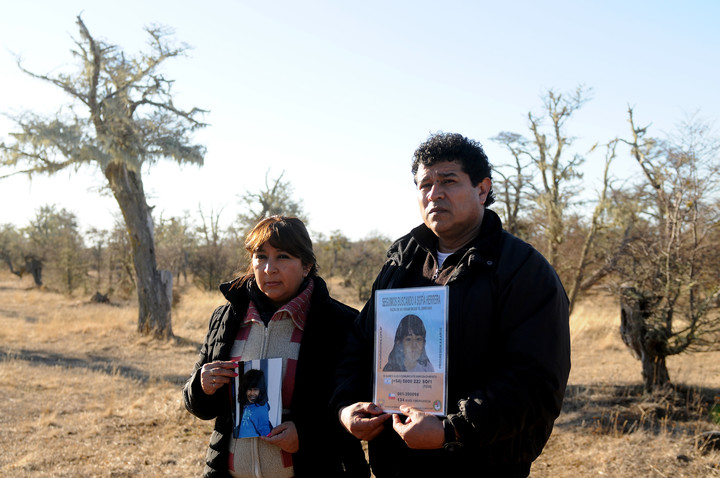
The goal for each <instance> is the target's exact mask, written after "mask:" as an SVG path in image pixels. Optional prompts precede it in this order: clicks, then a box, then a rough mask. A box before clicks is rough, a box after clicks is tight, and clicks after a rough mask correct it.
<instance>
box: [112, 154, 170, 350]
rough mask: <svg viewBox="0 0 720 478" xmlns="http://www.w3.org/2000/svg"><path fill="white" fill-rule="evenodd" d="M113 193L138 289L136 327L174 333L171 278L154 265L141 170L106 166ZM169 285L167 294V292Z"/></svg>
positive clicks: (146, 331)
mask: <svg viewBox="0 0 720 478" xmlns="http://www.w3.org/2000/svg"><path fill="white" fill-rule="evenodd" d="M105 177H107V179H108V181H109V184H110V188H111V189H112V192H113V195H114V196H115V199H116V200H117V202H118V205H119V206H120V210H121V211H122V215H123V218H124V220H125V227H126V228H127V232H128V235H129V238H130V248H131V251H132V256H133V264H134V266H135V277H136V286H137V293H138V305H139V311H138V331H139V332H140V333H141V334H144V335H152V336H154V337H156V338H160V339H168V338H170V337H172V336H173V333H172V322H171V308H170V306H171V304H172V300H171V298H170V297H168V295H171V294H172V282H170V284H168V283H167V276H165V277H163V274H161V271H158V269H157V261H156V258H155V239H154V232H153V222H152V216H151V215H150V208H149V207H148V205H147V202H146V201H145V192H144V190H143V184H142V178H141V176H140V171H139V170H137V171H133V170H131V169H130V168H128V167H127V165H126V164H125V163H121V162H112V163H110V164H109V165H108V166H107V167H106V168H105ZM168 289H169V290H170V294H168V292H167V291H168Z"/></svg>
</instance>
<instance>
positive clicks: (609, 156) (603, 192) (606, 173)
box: [568, 140, 618, 314]
mask: <svg viewBox="0 0 720 478" xmlns="http://www.w3.org/2000/svg"><path fill="white" fill-rule="evenodd" d="M617 143H618V141H617V140H613V141H611V142H610V143H608V145H607V151H606V154H605V168H604V169H603V180H602V186H601V189H600V193H599V195H598V200H597V203H596V204H595V209H594V210H593V214H592V218H591V219H590V227H589V228H588V230H587V233H586V234H585V240H584V241H583V245H582V249H581V251H580V255H579V257H578V260H577V265H576V266H575V268H574V274H573V277H572V283H571V284H570V289H569V292H568V296H569V299H570V314H572V311H573V308H574V307H575V302H576V300H577V297H578V294H579V293H580V291H581V290H587V289H588V288H590V287H591V286H592V285H594V284H596V283H597V282H598V281H599V280H600V279H601V278H602V275H601V274H594V276H593V277H591V279H590V280H589V281H585V282H583V279H585V274H586V273H587V268H588V265H589V256H590V254H591V251H592V249H593V246H594V244H595V241H596V240H597V237H598V233H599V231H600V229H601V228H602V227H603V223H604V221H603V218H604V215H605V212H606V210H607V208H608V188H609V187H610V165H611V164H612V161H613V159H615V156H616V148H617Z"/></svg>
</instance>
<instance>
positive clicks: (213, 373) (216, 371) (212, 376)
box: [200, 361, 238, 395]
mask: <svg viewBox="0 0 720 478" xmlns="http://www.w3.org/2000/svg"><path fill="white" fill-rule="evenodd" d="M237 365H238V364H237V362H232V361H230V362H220V361H218V362H210V363H206V364H205V365H203V366H202V369H201V370H200V386H201V387H202V389H203V392H205V394H206V395H212V394H213V393H215V392H217V391H218V389H219V388H220V387H222V386H223V385H225V384H226V383H230V382H231V381H232V379H233V378H234V377H237V375H238V374H237V373H235V367H237Z"/></svg>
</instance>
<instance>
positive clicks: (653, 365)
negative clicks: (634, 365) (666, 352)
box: [640, 353, 670, 392]
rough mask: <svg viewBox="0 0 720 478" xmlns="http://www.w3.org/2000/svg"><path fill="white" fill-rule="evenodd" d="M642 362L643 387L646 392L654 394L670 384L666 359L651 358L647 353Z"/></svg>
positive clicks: (659, 357)
mask: <svg viewBox="0 0 720 478" xmlns="http://www.w3.org/2000/svg"><path fill="white" fill-rule="evenodd" d="M640 360H641V362H642V376H643V385H644V386H645V391H646V392H652V391H653V390H656V389H658V388H663V387H666V386H668V385H669V384H670V374H669V373H668V369H667V364H666V363H665V357H661V356H657V355H655V356H651V355H650V354H647V353H645V354H643V355H642V357H641V358H640Z"/></svg>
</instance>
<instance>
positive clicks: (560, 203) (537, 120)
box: [493, 86, 590, 268]
mask: <svg viewBox="0 0 720 478" xmlns="http://www.w3.org/2000/svg"><path fill="white" fill-rule="evenodd" d="M589 94H590V91H589V90H587V89H585V88H584V87H582V86H579V87H578V88H577V89H576V90H575V91H574V92H572V93H570V94H563V93H557V92H555V91H553V90H549V91H548V92H547V94H546V95H545V96H544V97H543V98H542V100H543V113H542V114H540V115H536V114H534V113H532V112H529V113H528V128H529V129H530V133H531V135H532V136H531V138H530V139H526V138H525V137H523V136H522V135H519V134H516V133H508V132H502V133H500V134H499V135H498V136H496V137H495V138H493V140H494V141H497V142H499V143H501V144H502V145H504V146H505V147H506V148H507V149H508V150H509V151H510V153H511V154H512V156H513V158H514V160H515V168H516V174H515V175H514V179H512V180H510V181H509V184H508V185H507V186H506V187H505V189H506V190H507V189H508V187H509V188H510V189H512V191H513V193H512V194H510V195H509V198H510V199H511V200H512V205H509V204H508V205H506V207H507V208H508V210H509V211H510V212H511V213H512V216H511V215H510V214H509V218H511V220H512V219H513V218H515V219H516V218H517V211H518V210H519V207H518V205H517V204H516V202H519V201H522V199H523V198H522V194H523V191H525V186H526V185H527V187H528V188H530V189H531V191H532V194H531V199H533V200H534V201H535V202H536V203H537V207H538V208H539V211H540V212H541V216H542V219H541V220H540V221H537V223H536V226H538V227H540V228H541V229H542V233H543V237H544V246H545V247H544V250H543V252H544V254H545V256H546V257H547V259H548V261H549V262H550V263H551V264H552V265H553V266H555V267H556V268H557V267H558V257H559V250H560V245H561V244H562V243H563V240H564V238H565V213H566V209H567V207H568V204H569V202H570V199H571V198H572V197H573V195H574V193H575V189H574V188H573V186H574V183H573V181H574V180H576V179H580V178H581V177H582V175H581V173H580V171H579V170H578V168H579V166H580V165H582V163H583V162H584V158H583V157H582V156H580V155H579V154H572V155H571V154H570V153H568V151H567V149H568V148H569V147H570V146H571V145H572V143H573V138H572V137H570V136H568V134H567V132H566V131H565V129H566V124H567V122H568V120H569V119H570V118H571V117H572V115H573V114H574V113H575V112H576V111H577V110H578V109H580V108H581V107H582V106H583V105H584V104H585V102H587V101H588V99H589ZM547 120H549V125H547V127H546V121H547ZM526 164H529V165H532V167H533V171H532V172H531V174H530V177H531V178H532V181H527V182H526V179H527V178H528V176H527V175H526V173H522V171H523V170H525V171H526V170H527V168H526V166H525V165H526ZM501 197H502V196H501Z"/></svg>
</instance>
